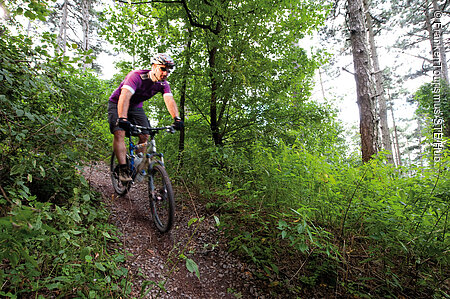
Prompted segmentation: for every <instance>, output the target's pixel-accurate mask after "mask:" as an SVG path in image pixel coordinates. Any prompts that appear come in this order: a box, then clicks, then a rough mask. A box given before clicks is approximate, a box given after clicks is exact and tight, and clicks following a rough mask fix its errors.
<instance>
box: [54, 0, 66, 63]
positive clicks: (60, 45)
mask: <svg viewBox="0 0 450 299" xmlns="http://www.w3.org/2000/svg"><path fill="white" fill-rule="evenodd" d="M67 2H68V0H65V1H64V4H63V6H62V8H61V11H62V15H61V21H60V22H59V34H58V38H57V39H56V45H57V48H56V51H57V53H59V52H61V54H62V55H64V54H65V53H66V43H67V10H68V9H67Z"/></svg>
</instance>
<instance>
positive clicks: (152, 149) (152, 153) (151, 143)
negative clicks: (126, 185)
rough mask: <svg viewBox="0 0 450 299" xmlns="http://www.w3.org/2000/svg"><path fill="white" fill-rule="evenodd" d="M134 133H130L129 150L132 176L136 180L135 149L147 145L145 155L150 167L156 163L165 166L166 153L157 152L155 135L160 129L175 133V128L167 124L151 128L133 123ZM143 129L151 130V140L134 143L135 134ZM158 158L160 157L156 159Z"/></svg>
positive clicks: (140, 132)
mask: <svg viewBox="0 0 450 299" xmlns="http://www.w3.org/2000/svg"><path fill="white" fill-rule="evenodd" d="M131 128H132V131H133V134H131V133H130V134H129V136H128V140H129V141H128V150H129V163H130V164H129V165H130V170H131V177H132V179H133V181H134V179H135V178H136V175H137V169H136V167H135V166H134V158H135V157H136V155H135V151H136V150H138V149H139V148H141V147H144V146H147V147H149V149H147V153H145V156H146V158H147V159H149V161H150V163H149V166H150V168H153V166H154V165H155V164H160V165H161V166H163V167H164V155H163V153H157V152H156V141H155V135H156V133H158V131H162V130H165V131H168V132H170V133H174V131H175V130H174V128H173V127H172V126H166V127H161V128H151V127H141V126H136V125H131ZM142 130H148V131H150V134H149V138H150V140H148V141H147V143H145V144H144V143H141V144H134V143H133V138H132V137H133V136H138V135H139V134H142ZM155 158H158V159H155Z"/></svg>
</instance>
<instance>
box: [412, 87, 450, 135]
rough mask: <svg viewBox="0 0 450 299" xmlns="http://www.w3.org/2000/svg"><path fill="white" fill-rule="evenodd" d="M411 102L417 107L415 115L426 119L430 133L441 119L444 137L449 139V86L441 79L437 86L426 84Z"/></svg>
mask: <svg viewBox="0 0 450 299" xmlns="http://www.w3.org/2000/svg"><path fill="white" fill-rule="evenodd" d="M413 101H414V102H416V103H417V104H418V105H419V107H418V109H417V111H416V114H418V115H419V116H426V117H427V119H428V121H429V122H428V124H429V128H428V129H429V130H430V131H432V130H433V127H434V126H438V125H439V124H438V123H435V122H437V119H438V118H441V119H442V120H443V122H444V123H443V127H444V131H443V133H444V136H446V137H450V86H449V85H448V84H447V83H446V82H445V81H444V80H442V79H441V80H440V82H439V84H434V83H427V84H424V85H423V86H421V87H420V88H419V90H418V91H417V92H416V93H415V94H414V98H413Z"/></svg>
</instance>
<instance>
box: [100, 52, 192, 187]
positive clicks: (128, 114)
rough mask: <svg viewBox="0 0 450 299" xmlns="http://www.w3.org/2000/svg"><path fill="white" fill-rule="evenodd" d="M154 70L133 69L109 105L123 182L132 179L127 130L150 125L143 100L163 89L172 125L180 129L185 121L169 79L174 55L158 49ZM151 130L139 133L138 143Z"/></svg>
mask: <svg viewBox="0 0 450 299" xmlns="http://www.w3.org/2000/svg"><path fill="white" fill-rule="evenodd" d="M151 64H152V68H151V70H136V71H131V72H130V73H128V75H127V76H126V77H125V79H124V80H123V81H122V83H120V85H119V87H118V88H117V89H116V90H115V91H114V92H113V93H112V94H111V96H110V98H109V106H108V122H109V129H110V131H111V133H112V134H114V140H113V148H114V152H115V153H116V157H117V160H118V164H119V165H118V174H119V179H120V180H121V181H122V183H127V182H130V181H131V180H132V179H131V177H130V173H129V172H128V167H127V164H126V152H127V150H126V146H125V141H124V138H125V132H126V131H128V130H129V128H130V124H134V125H139V126H144V127H149V126H150V124H149V122H148V118H147V116H146V115H145V112H144V109H143V108H142V107H143V102H144V101H146V100H148V99H150V98H151V97H153V96H154V95H155V94H157V93H159V92H160V93H162V94H163V98H164V103H165V104H166V107H167V110H168V111H169V113H170V115H171V116H172V118H173V119H174V123H173V126H174V128H175V129H176V130H181V129H182V128H183V127H184V123H183V121H182V120H181V118H180V117H179V113H178V107H177V104H176V102H175V100H174V98H173V95H172V92H171V90H170V85H169V82H167V81H166V79H167V77H168V76H169V73H170V70H171V69H172V68H173V67H174V65H175V64H174V61H173V59H172V58H171V57H170V56H169V55H167V54H164V53H158V54H156V55H154V56H153V57H152V59H151ZM148 133H149V132H148V131H147V132H146V131H142V134H140V135H139V143H146V142H147V139H148V136H149V135H148Z"/></svg>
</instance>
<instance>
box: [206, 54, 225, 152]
mask: <svg viewBox="0 0 450 299" xmlns="http://www.w3.org/2000/svg"><path fill="white" fill-rule="evenodd" d="M208 52H209V68H210V71H209V77H210V79H211V99H210V104H209V110H210V111H209V115H210V118H211V121H210V128H211V133H212V138H213V140H214V144H215V145H222V144H223V140H222V136H221V135H220V131H219V120H218V119H217V88H218V87H217V79H216V76H215V75H214V70H215V69H216V54H217V47H213V48H212V49H211V50H209V51H208Z"/></svg>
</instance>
